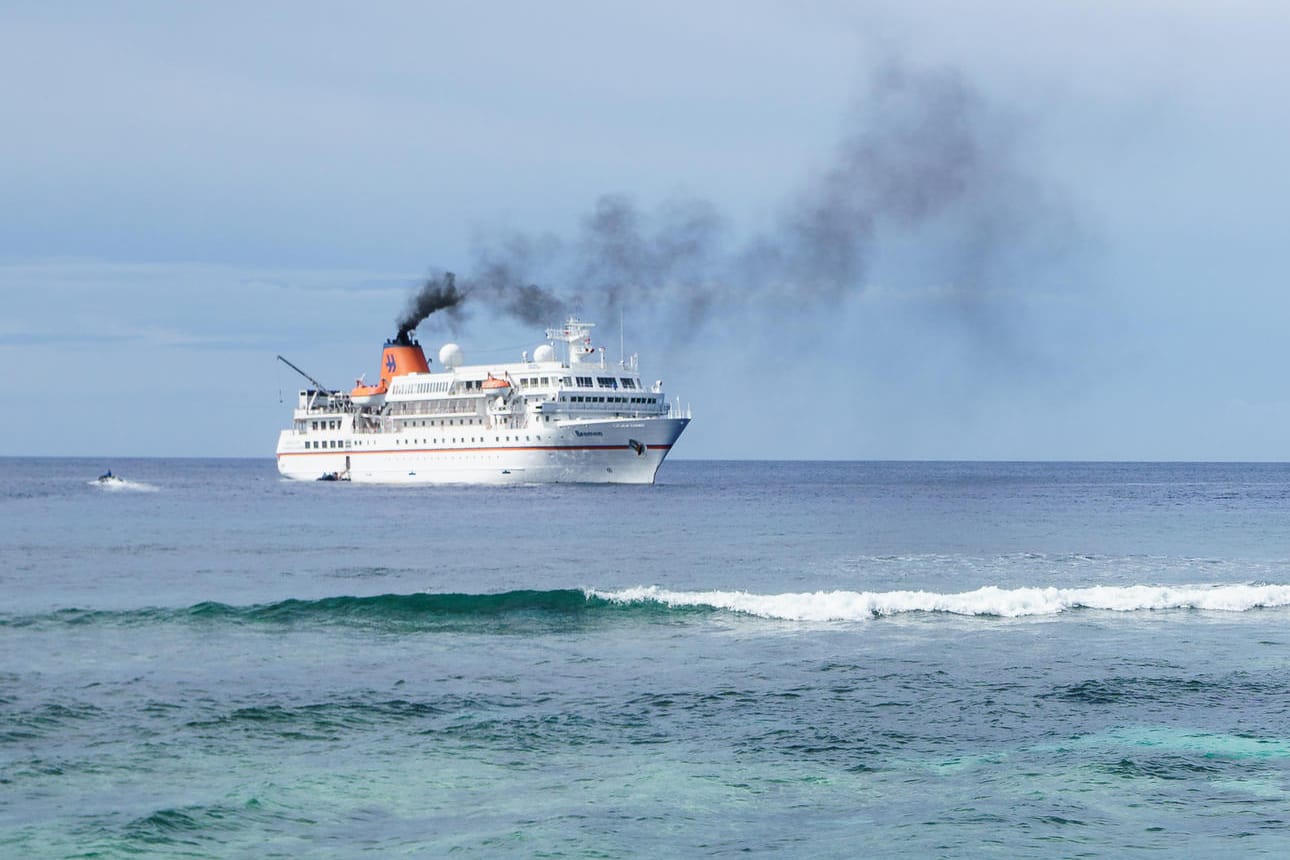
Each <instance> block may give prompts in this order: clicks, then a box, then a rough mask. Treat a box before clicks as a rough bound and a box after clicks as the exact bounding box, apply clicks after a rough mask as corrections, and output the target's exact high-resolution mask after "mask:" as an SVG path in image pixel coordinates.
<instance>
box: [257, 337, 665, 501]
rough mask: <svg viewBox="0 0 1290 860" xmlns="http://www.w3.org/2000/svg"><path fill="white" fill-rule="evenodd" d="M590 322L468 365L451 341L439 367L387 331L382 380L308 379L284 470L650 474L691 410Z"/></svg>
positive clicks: (494, 477)
mask: <svg viewBox="0 0 1290 860" xmlns="http://www.w3.org/2000/svg"><path fill="white" fill-rule="evenodd" d="M592 327H593V324H592V323H587V322H582V321H580V320H577V319H570V320H569V321H568V322H566V323H565V325H564V326H563V327H562V328H559V329H548V330H547V333H546V334H547V340H548V342H547V343H544V344H542V345H540V346H538V347H537V348H536V349H535V350H534V351H533V355H532V357H531V358H530V356H529V355H528V354H527V353H525V354H524V355H523V356H522V358H521V360H520V361H518V362H512V363H502V364H491V365H482V364H481V365H466V364H464V362H463V357H462V353H461V350H460V349H459V348H458V347H457V346H456V345H455V344H448V345H445V346H444V347H443V349H441V350H440V351H439V367H438V368H437V369H436V370H431V368H430V365H429V362H427V361H426V360H425V354H424V352H422V350H421V347H420V345H418V344H417V343H416V341H414V340H412V339H410V338H408V337H406V336H404V337H401V338H398V339H395V340H392V341H389V342H387V343H386V345H385V351H384V353H383V354H382V366H381V381H380V383H379V384H378V385H371V386H369V385H363V384H362V383H361V382H360V383H359V385H357V386H356V387H355V388H354V389H353V390H352V391H351V392H349V393H344V392H338V391H329V390H327V389H325V388H323V387H322V386H317V387H315V388H311V389H305V390H302V391H300V393H299V401H298V403H297V406H296V409H295V412H294V415H293V419H294V420H293V422H292V427H291V428H290V429H288V430H283V431H282V433H281V435H280V436H279V438H278V451H277V455H278V471H280V472H281V473H282V474H283V475H285V476H287V477H289V478H297V479H301V480H317V479H320V478H321V479H329V480H335V479H340V480H351V481H365V482H379V483H409V484H431V483H470V484H482V483H487V484H507V483H533V482H553V481H562V482H563V481H568V482H588V483H623V484H649V483H653V481H654V475H655V473H656V472H657V471H658V467H659V465H660V464H662V462H663V459H664V458H665V457H666V456H667V454H668V452H669V451H671V450H672V445H673V444H675V442H676V440H677V438H678V437H679V436H680V435H681V431H683V430H684V429H685V427H686V425H687V424H689V422H690V416H689V414H688V410H687V411H686V412H684V413H683V412H682V410H681V409H680V408H679V406H677V405H674V404H669V403H668V402H667V399H666V398H665V397H664V394H663V384H662V382H661V381H659V382H653V383H650V384H645V383H643V382H642V381H641V378H640V373H639V372H638V370H637V366H636V365H637V362H636V356H634V355H633V356H631V357H630V358H624V359H623V360H621V361H619V362H617V363H609V362H607V361H606V360H605V352H604V349H603V348H600V349H596V348H594V347H593V346H592V343H591V329H592ZM555 344H560V345H561V346H562V350H563V352H564V355H563V356H560V355H557V352H556V349H555V346H554V345H555ZM292 366H293V367H294V365H292Z"/></svg>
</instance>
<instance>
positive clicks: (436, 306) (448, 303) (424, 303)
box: [395, 272, 466, 343]
mask: <svg viewBox="0 0 1290 860" xmlns="http://www.w3.org/2000/svg"><path fill="white" fill-rule="evenodd" d="M465 298H466V293H464V292H462V291H461V290H459V289H457V278H456V276H455V275H454V274H453V273H452V272H444V273H443V275H442V276H440V277H437V278H429V279H427V280H426V282H425V283H424V284H422V285H421V289H419V290H417V292H416V293H415V294H413V296H412V298H411V300H410V301H409V302H408V309H407V310H406V311H404V313H403V316H401V317H399V320H398V327H399V333H398V335H397V336H396V337H395V340H396V341H398V342H400V343H406V342H407V340H408V335H409V334H410V333H411V331H412V330H413V329H414V328H416V327H417V326H418V325H420V324H421V322H422V321H423V320H424V319H425V318H426V317H428V316H430V314H432V313H434V312H435V311H442V310H452V309H454V308H456V307H457V306H458V305H459V304H461V302H462V300H464V299H465Z"/></svg>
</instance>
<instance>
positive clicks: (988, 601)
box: [587, 584, 1290, 621]
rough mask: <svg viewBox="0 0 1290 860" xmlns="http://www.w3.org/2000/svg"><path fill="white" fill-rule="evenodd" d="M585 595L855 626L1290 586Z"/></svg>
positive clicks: (1130, 606) (1268, 603)
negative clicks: (918, 616) (930, 615)
mask: <svg viewBox="0 0 1290 860" xmlns="http://www.w3.org/2000/svg"><path fill="white" fill-rule="evenodd" d="M587 594H588V595H589V596H593V597H599V598H602V599H604V600H612V601H615V602H619V603H642V602H652V603H662V604H665V605H667V606H671V607H683V606H692V607H701V606H707V607H712V608H714V609H727V610H730V611H733V612H742V613H746V614H748V615H756V616H760V617H762V618H775V619H782V620H787V621H859V620H863V619H866V618H875V617H881V616H887V615H899V614H902V613H906V612H947V613H951V614H954V615H990V616H997V617H1002V618H1020V617H1024V616H1035V615H1056V614H1058V613H1061V612H1065V611H1067V610H1070V609H1101V610H1109V611H1112V612H1139V611H1148V610H1160V609H1206V610H1219V611H1224V612H1245V611H1247V610H1250V609H1257V608H1264V607H1274V606H1290V585H1226V584H1211V585H1130V586H1091V587H1088V588H998V587H997V586H993V585H989V586H986V587H984V588H978V589H977V590H976V591H965V592H961V593H957V594H940V593H937V592H933V591H816V592H799V593H786V594H750V593H748V592H746V591H668V590H666V589H662V588H658V587H655V586H642V587H637V588H626V589H621V590H618V591H597V590H588V591H587Z"/></svg>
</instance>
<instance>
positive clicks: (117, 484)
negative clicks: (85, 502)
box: [86, 477, 161, 493]
mask: <svg viewBox="0 0 1290 860" xmlns="http://www.w3.org/2000/svg"><path fill="white" fill-rule="evenodd" d="M86 483H88V484H89V485H90V486H91V487H98V488H99V489H100V490H104V491H106V492H109V493H155V492H157V491H158V490H160V489H161V488H160V487H158V486H157V485H156V484H148V483H145V482H143V481H127V480H126V479H125V478H116V477H113V478H111V479H110V480H104V479H102V478H99V479H97V480H94V481H87V482H86Z"/></svg>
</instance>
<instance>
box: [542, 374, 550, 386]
mask: <svg viewBox="0 0 1290 860" xmlns="http://www.w3.org/2000/svg"><path fill="white" fill-rule="evenodd" d="M542 384H543V385H550V384H551V378H550V377H549V376H544V377H542Z"/></svg>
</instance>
